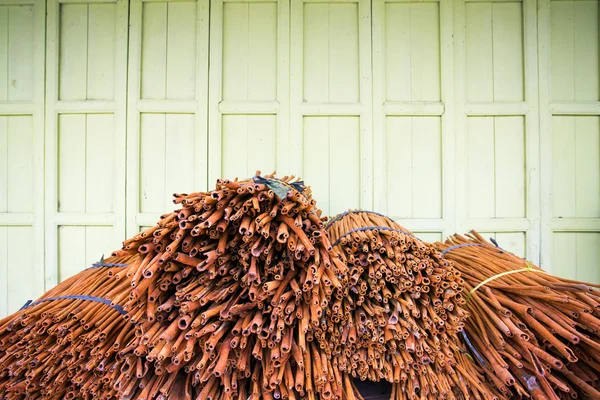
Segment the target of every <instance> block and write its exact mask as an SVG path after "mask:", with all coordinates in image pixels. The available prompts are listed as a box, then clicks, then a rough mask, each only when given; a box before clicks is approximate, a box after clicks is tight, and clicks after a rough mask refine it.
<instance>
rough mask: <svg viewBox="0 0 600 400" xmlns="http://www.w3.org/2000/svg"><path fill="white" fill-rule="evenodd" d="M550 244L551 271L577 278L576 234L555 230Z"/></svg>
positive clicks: (569, 277) (566, 276) (562, 275)
mask: <svg viewBox="0 0 600 400" xmlns="http://www.w3.org/2000/svg"><path fill="white" fill-rule="evenodd" d="M552 236H553V239H554V240H553V246H552V250H553V252H552V273H553V274H555V275H557V276H561V277H563V278H568V279H577V275H578V269H579V268H578V266H579V265H578V262H577V261H578V260H577V234H574V233H563V232H560V233H558V232H555V233H554V234H553V235H552Z"/></svg>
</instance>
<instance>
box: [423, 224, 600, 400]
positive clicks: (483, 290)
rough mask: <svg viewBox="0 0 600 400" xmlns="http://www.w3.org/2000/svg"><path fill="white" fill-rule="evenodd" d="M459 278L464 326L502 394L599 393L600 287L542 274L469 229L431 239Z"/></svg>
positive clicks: (595, 395)
mask: <svg viewBox="0 0 600 400" xmlns="http://www.w3.org/2000/svg"><path fill="white" fill-rule="evenodd" d="M435 246H436V248H437V249H438V250H439V251H441V252H442V253H443V255H444V258H446V259H447V260H451V261H452V262H453V263H454V266H455V268H456V269H457V270H459V271H460V272H461V275H462V277H463V279H464V280H465V292H466V297H467V301H466V303H465V305H464V308H465V309H466V310H468V311H469V313H470V315H471V317H470V318H469V319H468V321H467V323H466V326H465V331H466V332H467V334H468V338H469V346H470V348H471V350H472V353H473V355H474V356H475V357H476V358H477V360H478V363H479V364H480V367H481V368H483V369H484V370H485V374H486V376H487V377H488V379H490V380H491V381H493V382H494V384H495V385H496V387H498V388H499V389H500V390H501V391H502V392H503V393H505V394H506V395H508V396H525V397H526V396H528V395H530V396H531V397H533V398H534V399H561V398H564V399H566V398H576V397H581V398H590V399H600V335H599V330H600V291H599V290H598V289H599V288H600V285H595V284H590V283H584V282H577V281H573V280H569V279H563V278H559V277H556V276H553V275H550V274H548V273H545V272H544V271H543V270H541V269H540V268H538V267H536V266H534V265H532V264H531V263H530V262H528V261H526V260H524V259H522V258H519V257H517V256H515V255H514V254H512V253H510V252H507V251H505V250H503V249H501V248H499V247H496V246H495V245H493V244H492V243H490V242H488V241H486V240H485V239H484V238H483V237H482V236H481V235H480V234H478V233H477V232H475V231H471V233H470V234H469V235H467V237H463V236H460V235H454V236H451V237H450V238H448V239H447V241H446V242H445V243H435Z"/></svg>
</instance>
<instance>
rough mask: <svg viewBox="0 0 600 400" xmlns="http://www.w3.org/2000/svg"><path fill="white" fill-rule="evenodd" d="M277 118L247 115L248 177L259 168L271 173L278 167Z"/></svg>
mask: <svg viewBox="0 0 600 400" xmlns="http://www.w3.org/2000/svg"><path fill="white" fill-rule="evenodd" d="M276 118H277V117H275V116H273V115H251V116H247V117H246V127H247V128H246V129H247V133H246V135H247V147H246V149H247V156H246V157H247V160H248V161H247V163H248V164H247V167H246V176H247V177H251V176H253V175H254V173H255V172H256V170H257V169H259V170H260V171H261V172H263V173H270V172H273V171H275V169H276V166H277V134H278V132H277V120H276ZM238 152H239V150H238ZM282 172H283V171H282Z"/></svg>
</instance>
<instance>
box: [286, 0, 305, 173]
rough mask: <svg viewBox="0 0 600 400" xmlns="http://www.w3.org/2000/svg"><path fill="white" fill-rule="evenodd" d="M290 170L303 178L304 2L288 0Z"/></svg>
mask: <svg viewBox="0 0 600 400" xmlns="http://www.w3.org/2000/svg"><path fill="white" fill-rule="evenodd" d="M290 3H291V5H290V15H291V17H290V50H289V52H290V75H289V79H290V115H289V118H290V122H289V131H290V163H289V165H290V172H291V173H295V174H297V175H298V174H301V175H302V176H303V177H304V178H305V179H307V178H306V174H305V169H304V165H303V147H304V128H305V121H304V118H303V116H302V114H300V110H299V105H300V104H302V102H303V101H304V99H305V97H304V63H305V62H306V60H305V56H304V3H303V1H302V0H290Z"/></svg>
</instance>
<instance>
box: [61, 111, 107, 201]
mask: <svg viewBox="0 0 600 400" xmlns="http://www.w3.org/2000/svg"><path fill="white" fill-rule="evenodd" d="M111 128H112V129H111ZM114 129H115V124H114V118H113V115H111V114H89V115H87V117H86V126H85V132H86V138H85V149H83V152H84V157H85V164H84V168H82V169H83V171H82V172H83V173H84V174H85V177H84V180H85V183H84V185H85V186H83V187H77V186H76V187H75V189H76V190H81V191H82V188H85V212H88V213H90V212H92V213H100V212H105V213H111V212H115V207H114V203H115V200H114V199H115V191H114V189H115V187H114V184H113V182H114V178H115V172H117V171H118V170H117V165H116V164H115V162H116V160H115V136H116V135H115V133H114ZM76 134H78V135H81V134H82V132H76ZM67 140H68V139H67Z"/></svg>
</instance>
